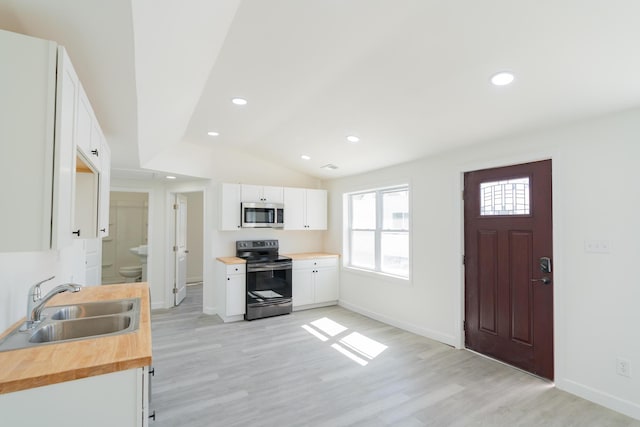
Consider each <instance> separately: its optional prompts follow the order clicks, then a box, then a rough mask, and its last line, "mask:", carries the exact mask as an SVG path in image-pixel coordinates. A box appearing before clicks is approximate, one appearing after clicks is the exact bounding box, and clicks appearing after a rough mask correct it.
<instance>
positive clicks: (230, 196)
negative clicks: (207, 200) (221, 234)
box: [219, 183, 241, 231]
mask: <svg viewBox="0 0 640 427" xmlns="http://www.w3.org/2000/svg"><path fill="white" fill-rule="evenodd" d="M240 203H241V198H240V184H226V183H224V184H221V185H220V197H219V205H220V206H219V212H220V230H227V231H230V230H239V229H240V228H241V223H240V219H241V218H240Z"/></svg>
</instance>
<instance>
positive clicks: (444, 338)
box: [338, 300, 456, 347]
mask: <svg viewBox="0 0 640 427" xmlns="http://www.w3.org/2000/svg"><path fill="white" fill-rule="evenodd" d="M338 305H339V306H340V307H344V308H346V309H347V310H351V311H354V312H356V313H359V314H362V315H363V316H367V317H370V318H371V319H375V320H378V321H380V322H383V323H386V324H388V325H391V326H395V327H397V328H400V329H404V330H405V331H409V332H412V333H414V334H417V335H421V336H423V337H426V338H429V339H432V340H435V341H439V342H441V343H443V344H447V345H450V346H452V347H455V343H456V337H455V336H453V335H446V334H442V333H440V332H436V331H432V330H431V329H426V328H423V327H420V326H418V325H415V324H413V323H408V322H400V321H398V320H396V319H394V318H392V317H389V316H385V315H384V314H380V313H376V312H374V311H370V310H367V309H365V308H362V307H361V306H359V305H356V304H351V303H349V302H346V301H344V300H340V301H338Z"/></svg>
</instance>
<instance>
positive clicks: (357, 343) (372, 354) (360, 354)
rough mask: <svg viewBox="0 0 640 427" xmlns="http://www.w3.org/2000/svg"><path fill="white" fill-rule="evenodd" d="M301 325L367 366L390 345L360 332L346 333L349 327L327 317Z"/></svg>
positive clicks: (358, 362) (334, 347)
mask: <svg viewBox="0 0 640 427" xmlns="http://www.w3.org/2000/svg"><path fill="white" fill-rule="evenodd" d="M301 327H302V329H304V330H305V331H307V332H309V333H310V334H311V335H313V336H314V337H316V338H318V339H319V340H320V341H322V342H328V341H331V343H330V345H331V347H332V348H333V349H334V350H336V351H338V352H340V353H341V354H343V355H344V356H346V357H348V358H349V359H351V360H353V361H354V362H356V363H357V364H359V365H360V366H366V365H367V364H368V363H369V361H371V360H373V359H375V358H376V357H378V356H379V355H380V354H381V353H382V352H383V351H385V350H386V349H387V348H388V346H386V345H384V344H382V343H379V342H378V341H376V340H373V339H371V338H369V337H367V336H365V335H362V334H361V333H358V332H351V333H349V334H348V335H345V333H346V332H347V331H348V329H349V328H347V327H346V326H343V325H341V324H339V323H337V322H334V321H333V320H331V319H329V318H327V317H323V318H321V319H318V320H314V321H313V322H310V325H306V324H305V325H302V326H301ZM325 334H326V335H325ZM327 335H328V336H327Z"/></svg>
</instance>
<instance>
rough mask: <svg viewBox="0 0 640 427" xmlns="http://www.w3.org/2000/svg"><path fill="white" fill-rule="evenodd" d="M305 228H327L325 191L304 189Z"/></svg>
mask: <svg viewBox="0 0 640 427" xmlns="http://www.w3.org/2000/svg"><path fill="white" fill-rule="evenodd" d="M305 225H306V226H307V227H306V229H307V230H326V229H327V191H326V190H312V189H308V190H306V224H305Z"/></svg>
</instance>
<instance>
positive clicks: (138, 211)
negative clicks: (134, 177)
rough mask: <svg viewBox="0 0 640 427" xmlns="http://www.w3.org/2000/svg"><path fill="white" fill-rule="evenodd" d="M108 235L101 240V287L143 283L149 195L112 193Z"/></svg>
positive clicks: (145, 270)
mask: <svg viewBox="0 0 640 427" xmlns="http://www.w3.org/2000/svg"><path fill="white" fill-rule="evenodd" d="M110 196H111V200H110V204H109V229H110V230H109V236H108V237H105V238H104V239H102V284H105V285H106V284H114V283H130V282H139V281H146V273H147V256H146V254H147V244H148V240H149V193H147V192H142V191H141V192H132V191H111V194H110Z"/></svg>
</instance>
